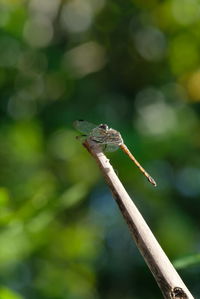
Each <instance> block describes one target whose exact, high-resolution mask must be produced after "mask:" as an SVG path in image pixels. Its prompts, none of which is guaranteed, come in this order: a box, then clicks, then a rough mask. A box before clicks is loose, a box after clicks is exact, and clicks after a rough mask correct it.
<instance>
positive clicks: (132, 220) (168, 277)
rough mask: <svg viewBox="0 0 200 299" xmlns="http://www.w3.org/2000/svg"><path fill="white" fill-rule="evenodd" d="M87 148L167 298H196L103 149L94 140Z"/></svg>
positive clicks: (89, 142)
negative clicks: (161, 245)
mask: <svg viewBox="0 0 200 299" xmlns="http://www.w3.org/2000/svg"><path fill="white" fill-rule="evenodd" d="M83 145H84V146H85V147H86V149H87V150H88V151H89V153H90V154H91V155H92V156H93V157H94V158H95V160H96V162H97V163H98V165H99V167H100V169H101V171H102V173H103V175H104V177H105V179H106V182H107V183H108V185H109V187H110V189H111V191H112V194H113V196H114V198H115V200H116V202H117V204H118V206H119V208H120V210H121V213H122V215H123V217H124V218H125V220H126V222H127V224H128V226H129V229H130V231H131V233H132V236H133V239H134V240H135V242H136V245H137V247H138V249H139V250H140V252H141V254H142V256H143V257H144V259H145V261H146V263H147V265H148V267H149V268H150V270H151V272H152V274H153V276H154V278H155V279H156V281H157V283H158V285H159V287H160V289H161V291H162V294H163V296H164V298H167V299H172V298H173V299H174V298H175V299H192V298H194V297H193V296H192V294H191V293H190V292H189V290H188V289H187V287H186V286H185V284H184V283H183V281H182V280H181V278H180V276H179V275H178V273H177V271H176V270H175V268H174V267H173V265H172V264H171V262H170V261H169V259H168V257H167V256H166V254H165V253H164V251H163V250H162V248H161V247H160V245H159V243H158V242H157V240H156V238H155V237H154V235H153V233H152V232H151V230H150V228H149V227H148V225H147V223H146V222H145V220H144V219H143V217H142V215H141V214H140V212H139V211H138V209H137V207H136V206H135V204H134V203H133V201H132V199H131V198H130V197H129V195H128V193H127V192H126V190H125V188H124V186H123V185H122V183H121V181H120V180H119V178H118V176H117V175H116V173H115V172H114V170H113V167H112V165H111V164H110V162H109V160H108V159H107V158H106V156H105V155H104V153H103V152H102V150H101V148H100V147H99V146H98V145H97V144H95V143H93V142H92V141H90V139H88V140H86V141H85V142H84V143H83Z"/></svg>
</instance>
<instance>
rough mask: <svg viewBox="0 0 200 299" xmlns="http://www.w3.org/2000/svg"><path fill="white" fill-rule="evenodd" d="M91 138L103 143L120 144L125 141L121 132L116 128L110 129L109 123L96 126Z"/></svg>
mask: <svg viewBox="0 0 200 299" xmlns="http://www.w3.org/2000/svg"><path fill="white" fill-rule="evenodd" d="M90 138H91V139H92V140H93V141H95V142H98V143H102V144H113V145H118V146H119V145H121V144H122V143H123V139H122V137H121V134H120V133H119V132H118V131H116V130H114V129H111V128H110V129H109V128H108V126H107V125H100V126H98V127H96V128H94V129H93V130H92V132H91V133H90Z"/></svg>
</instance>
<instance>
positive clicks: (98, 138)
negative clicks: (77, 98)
mask: <svg viewBox="0 0 200 299" xmlns="http://www.w3.org/2000/svg"><path fill="white" fill-rule="evenodd" d="M73 125H74V127H75V129H76V130H77V131H79V132H80V133H82V134H83V135H81V136H82V137H85V138H89V139H90V140H92V141H93V142H96V143H98V144H100V145H102V146H104V150H105V151H108V152H113V151H115V150H117V149H118V148H121V150H122V151H123V152H124V153H125V154H126V155H127V156H128V157H129V158H130V159H131V160H132V161H133V162H134V163H135V165H136V166H137V167H138V168H139V170H140V171H141V172H142V173H143V174H144V175H145V177H146V178H147V179H148V181H149V182H150V183H151V184H152V185H154V186H155V187H156V185H157V184H156V182H155V180H154V179H153V178H152V177H151V176H150V175H149V174H148V172H147V171H146V170H145V169H144V168H143V167H142V166H141V165H140V163H139V162H138V161H137V160H136V158H135V157H134V156H133V154H132V153H131V152H130V151H129V149H128V147H127V146H126V145H125V144H124V141H123V139H122V136H121V134H120V133H119V132H118V131H117V130H114V129H112V128H109V126H108V125H106V124H100V125H95V124H93V123H90V122H88V121H85V120H76V121H75V122H74V123H73Z"/></svg>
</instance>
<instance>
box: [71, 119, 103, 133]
mask: <svg viewBox="0 0 200 299" xmlns="http://www.w3.org/2000/svg"><path fill="white" fill-rule="evenodd" d="M73 126H74V128H75V129H76V130H77V131H79V132H80V133H83V134H87V135H88V134H89V133H90V132H91V131H92V130H93V129H94V128H96V127H98V126H97V125H95V124H92V123H89V122H88V121H86V120H75V121H74V122H73Z"/></svg>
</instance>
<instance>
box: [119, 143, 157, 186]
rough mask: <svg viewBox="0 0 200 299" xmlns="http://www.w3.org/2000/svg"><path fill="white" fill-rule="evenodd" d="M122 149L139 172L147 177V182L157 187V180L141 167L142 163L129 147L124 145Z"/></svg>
mask: <svg viewBox="0 0 200 299" xmlns="http://www.w3.org/2000/svg"><path fill="white" fill-rule="evenodd" d="M120 148H121V149H122V150H123V152H124V153H125V154H127V155H128V156H129V158H130V159H131V160H132V161H133V162H134V163H135V165H136V166H137V167H138V168H139V170H140V171H141V172H142V173H143V174H144V175H145V177H146V178H147V180H148V181H149V182H150V183H151V184H152V185H154V186H155V187H156V185H157V184H156V182H155V180H154V179H153V178H152V177H151V176H150V174H148V172H147V171H146V170H145V169H144V168H143V167H142V166H141V165H140V163H139V162H138V161H137V160H136V158H135V157H134V156H133V155H132V154H131V152H130V151H129V149H128V147H127V146H126V145H125V144H124V143H123V144H121V145H120Z"/></svg>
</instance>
